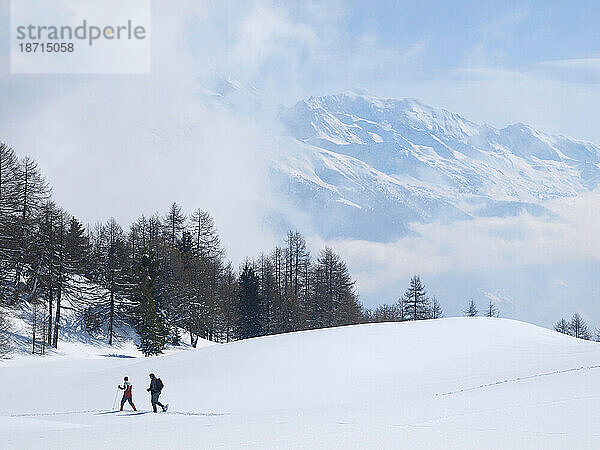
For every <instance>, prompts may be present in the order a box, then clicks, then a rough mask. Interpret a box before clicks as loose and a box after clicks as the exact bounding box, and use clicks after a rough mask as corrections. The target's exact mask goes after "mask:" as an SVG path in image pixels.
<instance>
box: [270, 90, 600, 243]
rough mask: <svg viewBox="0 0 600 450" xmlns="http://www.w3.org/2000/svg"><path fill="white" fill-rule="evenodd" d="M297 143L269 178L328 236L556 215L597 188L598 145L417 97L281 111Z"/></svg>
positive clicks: (351, 96) (372, 236) (316, 103)
mask: <svg viewBox="0 0 600 450" xmlns="http://www.w3.org/2000/svg"><path fill="white" fill-rule="evenodd" d="M281 119H282V121H283V123H284V124H285V126H286V132H287V133H288V134H289V135H290V136H291V137H293V138H294V139H295V141H296V142H295V143H296V145H292V146H290V148H287V149H285V151H282V152H281V154H280V155H279V158H278V160H276V161H274V162H273V170H272V174H273V178H274V180H275V181H276V183H277V186H278V188H279V189H280V190H281V191H285V192H286V193H287V195H288V196H289V198H290V200H291V201H292V202H293V203H294V205H295V206H297V207H298V208H300V209H301V210H303V211H306V212H309V211H310V212H312V214H314V215H315V216H316V217H318V218H319V219H318V220H315V221H314V225H315V229H316V231H317V232H318V233H319V234H320V235H322V236H324V237H325V238H333V239H340V238H342V239H343V238H352V239H367V240H374V241H381V242H386V241H392V240H395V239H398V238H400V237H403V236H406V235H407V234H409V233H410V227H409V225H410V224H411V223H431V222H441V223H449V222H453V221H456V220H469V219H472V218H476V217H511V216H518V215H519V214H522V213H528V214H531V215H533V216H538V217H539V216H546V217H548V218H551V217H552V216H553V214H552V213H551V212H550V211H549V210H548V209H547V208H546V207H545V206H544V205H545V202H546V201H548V200H553V199H560V198H568V197H575V196H577V195H579V194H580V193H583V192H588V191H591V190H593V189H594V188H595V187H596V186H597V185H598V182H599V181H600V167H599V165H598V162H599V155H600V147H599V146H597V145H595V144H593V143H590V142H584V141H578V140H576V139H572V138H568V137H564V136H551V135H548V134H545V133H543V132H541V131H537V130H535V129H533V128H531V127H529V126H527V125H524V124H521V123H517V124H514V125H510V126H507V127H505V128H502V129H497V128H494V127H491V126H489V125H480V124H476V123H474V122H471V121H469V120H467V119H464V118H463V117H461V116H459V115H458V114H455V113H451V112H449V111H446V110H444V109H438V108H433V107H431V106H428V105H424V104H422V103H420V102H419V101H417V100H414V99H402V100H394V99H383V98H378V97H374V96H371V95H368V94H366V93H364V92H360V91H359V92H356V91H348V92H344V93H342V94H338V95H329V96H324V97H318V98H315V97H311V98H309V99H307V100H303V101H300V102H298V103H297V104H296V105H295V106H294V107H292V108H289V109H284V110H283V111H282V113H281Z"/></svg>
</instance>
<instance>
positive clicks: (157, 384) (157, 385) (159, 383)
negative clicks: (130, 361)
mask: <svg viewBox="0 0 600 450" xmlns="http://www.w3.org/2000/svg"><path fill="white" fill-rule="evenodd" d="M156 387H157V388H158V391H159V392H160V391H162V390H163V388H164V387H165V385H164V384H163V382H162V380H161V379H160V378H157V379H156Z"/></svg>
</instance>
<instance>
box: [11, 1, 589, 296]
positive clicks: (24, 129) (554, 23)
mask: <svg viewBox="0 0 600 450" xmlns="http://www.w3.org/2000/svg"><path fill="white" fill-rule="evenodd" d="M8 12H9V1H8V0H0V139H2V140H4V141H7V142H8V143H9V144H11V145H12V146H13V147H15V149H16V150H17V152H18V153H19V154H20V155H25V154H29V155H32V156H33V157H35V158H36V159H37V160H38V162H39V163H40V166H41V167H42V169H43V171H44V173H45V174H46V175H47V178H48V179H49V181H50V182H51V184H52V185H53V187H54V192H55V197H56V199H57V201H58V202H59V203H60V204H61V205H63V206H64V207H66V208H67V209H68V210H69V211H71V212H72V213H74V214H76V215H77V216H79V217H81V218H82V219H83V220H84V221H86V222H88V223H93V222H94V221H96V220H105V219H107V218H108V217H110V216H114V217H115V218H117V219H118V220H119V221H121V222H122V223H124V224H128V223H129V222H130V221H131V220H133V219H134V218H135V217H137V216H138V215H139V214H141V213H145V214H152V213H153V212H155V211H164V210H166V208H167V207H168V205H169V204H170V203H171V202H172V201H174V200H176V201H178V202H180V203H182V205H183V206H184V207H185V208H186V209H187V210H188V211H191V210H193V209H195V208H197V207H202V208H204V209H207V210H209V211H211V212H212V213H213V215H214V216H215V219H216V222H217V225H218V227H219V229H220V231H221V233H222V235H223V240H224V242H225V244H226V245H227V247H228V250H229V255H230V256H231V257H232V258H233V259H234V260H237V261H239V260H240V259H241V258H242V257H243V256H245V255H248V254H255V252H256V251H257V250H258V249H262V248H266V247H268V246H270V245H272V244H274V243H275V242H276V241H277V238H276V237H273V236H271V235H270V233H269V231H268V230H265V229H264V227H263V225H262V220H261V214H262V213H263V212H264V210H266V209H267V208H268V206H269V204H268V203H269V196H268V192H267V187H266V184H265V182H264V169H265V167H264V158H263V155H264V154H265V152H266V151H267V150H269V149H271V148H270V147H271V144H272V141H271V139H270V137H269V136H268V135H265V133H264V131H263V129H262V127H261V126H260V124H259V123H254V122H252V121H248V120H244V119H242V118H240V117H237V116H233V115H231V114H230V113H228V112H227V111H222V110H213V109H211V108H210V107H207V105H206V104H204V103H203V102H202V100H201V99H200V98H199V96H198V93H199V88H198V79H199V78H202V77H203V76H205V75H206V74H207V73H214V72H215V71H216V72H219V73H222V74H225V75H228V76H231V77H234V78H236V79H239V80H240V81H242V82H243V83H245V84H247V85H252V86H255V87H256V88H257V89H258V90H259V91H260V92H261V95H263V96H265V97H266V98H268V100H269V101H271V102H272V103H273V104H276V103H280V104H286V105H291V104H293V103H294V102H295V101H297V100H298V99H300V98H303V97H306V96H309V95H321V94H327V93H333V92H339V91H342V90H345V89H348V88H352V87H357V86H358V87H363V88H366V89H367V90H369V91H371V92H373V93H374V94H378V95H381V96H391V97H415V98H418V99H420V100H422V101H424V102H425V103H429V104H432V105H434V106H441V107H444V108H447V109H449V110H452V111H454V112H458V113H460V114H462V115H463V116H465V117H467V118H469V119H471V120H474V121H476V122H487V123H490V124H492V125H495V126H498V127H502V126H506V125H507V124H510V123H514V122H524V123H528V124H530V125H533V126H535V127H538V128H540V129H542V130H545V131H547V132H550V133H563V134H568V135H572V136H575V137H578V138H585V139H590V140H594V141H596V142H600V116H599V115H598V114H597V112H596V111H597V107H598V106H597V105H599V104H600V84H599V83H598V82H599V80H600V51H599V43H600V27H598V25H597V19H598V17H600V3H599V2H597V1H596V2H594V1H589V2H586V1H578V2H568V1H529V2H527V1H525V2H523V1H518V2H517V1H515V2H500V1H484V0H479V1H455V2H448V1H435V2H431V1H420V2H414V1H381V0H369V1H358V0H355V1H314V2H303V1H294V2H292V1H248V2H243V1H223V0H215V1H200V0H197V1H185V0H179V1H172V2H166V1H155V2H153V3H152V12H153V15H152V17H153V18H152V73H151V74H150V75H88V76H84V75H11V74H10V73H9V70H10V69H9V68H10V64H9V55H8V51H9V47H8V42H9V33H8V30H9V14H8ZM398 245H401V242H400V243H399V244H398ZM356 248H357V247H355V246H353V244H352V243H347V245H346V251H347V252H348V253H349V254H352V252H354V253H360V252H361V250H360V249H359V250H355V249H356ZM387 251H392V252H393V251H395V250H394V248H393V247H389V248H387V249H385V250H384V249H382V254H383V255H385V252H387ZM432 251H433V252H435V250H432ZM467 259H468V258H467ZM382 261H383V262H385V261H386V259H385V256H382ZM383 262H381V263H382V264H383ZM396 269H398V270H399V269H400V268H396ZM361 270H362V268H361ZM382 270H384V271H385V270H387V271H390V270H395V269H390V268H389V267H387V268H382ZM382 274H383V272H382V273H381V274H379V275H378V274H375V275H373V276H372V277H371V278H370V280H371V281H368V280H367V281H364V280H363V285H364V286H367V284H368V283H369V282H373V283H378V282H379V281H378V280H379V278H377V277H378V276H380V275H381V276H382ZM390 276H391V275H390Z"/></svg>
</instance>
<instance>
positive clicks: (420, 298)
mask: <svg viewBox="0 0 600 450" xmlns="http://www.w3.org/2000/svg"><path fill="white" fill-rule="evenodd" d="M404 315H405V317H406V319H405V320H423V319H428V318H429V317H430V303H429V298H428V297H427V291H426V290H425V286H424V285H423V283H422V282H421V278H420V277H419V276H418V275H414V276H413V277H412V278H411V279H410V285H409V286H408V289H407V290H406V292H405V294H404Z"/></svg>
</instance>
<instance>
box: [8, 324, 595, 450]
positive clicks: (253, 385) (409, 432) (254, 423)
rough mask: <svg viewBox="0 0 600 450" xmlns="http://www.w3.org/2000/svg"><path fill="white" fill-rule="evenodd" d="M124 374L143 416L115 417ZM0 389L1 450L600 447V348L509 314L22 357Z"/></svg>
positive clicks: (125, 414)
mask: <svg viewBox="0 0 600 450" xmlns="http://www.w3.org/2000/svg"><path fill="white" fill-rule="evenodd" d="M122 356H130V355H122ZM149 372H154V373H156V374H157V375H158V376H159V377H161V378H162V380H163V381H164V383H165V389H164V391H163V395H162V398H161V400H163V401H164V402H167V403H169V404H170V409H169V412H168V413H166V414H153V413H148V412H147V411H149V409H150V405H149V398H148V397H149V396H148V395H147V393H146V391H145V388H146V387H147V385H148V381H149V380H148V373H149ZM124 375H128V376H129V378H130V380H131V381H132V382H133V384H134V401H135V403H136V405H137V406H138V407H139V408H140V409H141V410H143V411H144V412H145V413H142V414H132V413H131V412H130V411H127V412H122V413H120V412H117V413H114V412H111V409H112V405H113V401H114V399H115V393H116V385H117V384H118V383H119V382H121V381H122V377H123V376H124ZM0 386H3V395H2V400H3V401H2V410H1V412H0V443H2V444H0V447H3V448H27V449H32V448H44V449H52V448H61V449H64V448H161V449H165V448H177V449H180V448H257V449H258V448H260V449H262V448H444V449H447V448H461V449H464V448H474V449H475V448H477V449H481V448H600V431H597V423H599V421H600V408H599V407H598V404H599V401H600V345H599V344H597V343H594V342H587V341H581V340H577V339H574V338H571V337H568V336H564V335H560V334H558V333H555V332H553V331H550V330H546V329H543V328H539V327H536V326H533V325H529V324H525V323H522V322H516V321H511V320H505V319H486V318H452V319H442V320H436V321H423V322H416V323H415V322H412V323H384V324H370V325H359V326H350V327H343V328H337V329H326V330H318V331H309V332H300V333H291V334H286V335H279V336H270V337H264V338H258V339H250V340H247V341H240V342H234V343H230V344H216V345H210V346H205V347H203V348H198V349H190V350H188V351H181V352H176V353H171V354H168V355H164V356H159V357H154V358H139V357H135V358H131V357H119V355H118V352H114V354H112V355H111V354H110V353H104V354H96V355H94V356H90V355H86V357H79V356H77V355H71V356H53V357H49V358H39V359H27V360H25V359H22V358H21V359H18V360H11V361H6V362H4V361H3V362H0Z"/></svg>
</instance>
